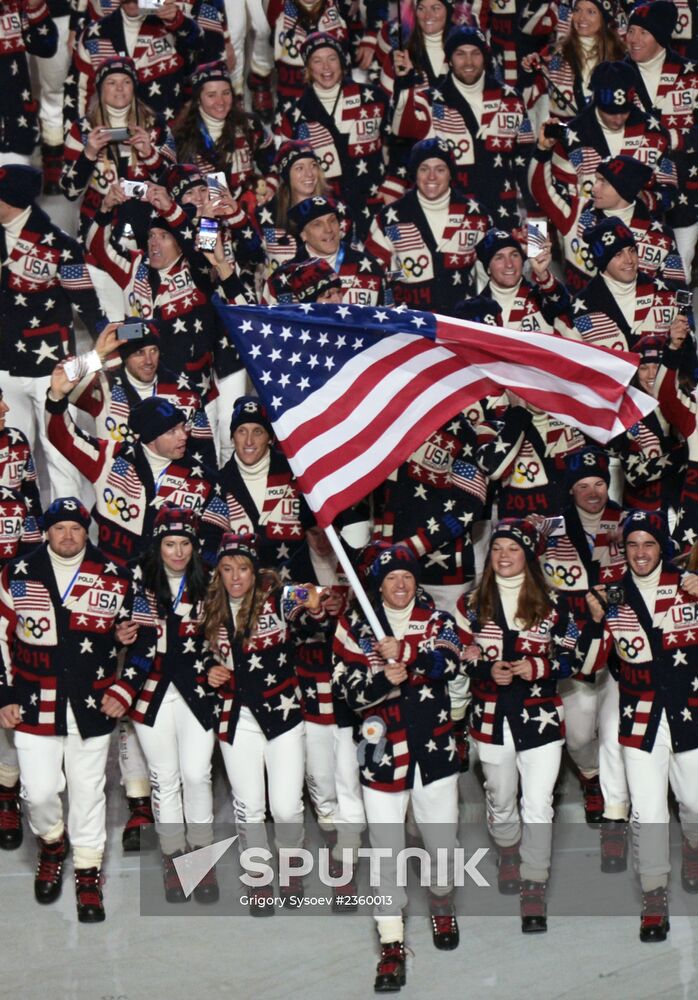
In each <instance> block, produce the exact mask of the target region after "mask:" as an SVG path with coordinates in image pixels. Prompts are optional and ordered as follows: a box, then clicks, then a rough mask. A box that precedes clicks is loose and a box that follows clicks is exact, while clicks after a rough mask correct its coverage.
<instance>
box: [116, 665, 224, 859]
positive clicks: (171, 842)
mask: <svg viewBox="0 0 698 1000" xmlns="http://www.w3.org/2000/svg"><path fill="white" fill-rule="evenodd" d="M134 726H135V729H136V734H137V735H138V739H139V741H140V744H141V747H142V748H143V752H144V754H145V759H146V761H147V762H148V770H149V772H150V784H151V787H152V790H153V813H154V815H155V823H156V829H157V831H158V835H159V837H160V843H161V846H162V849H163V851H164V853H165V854H174V852H175V851H185V850H186V841H185V836H184V821H185V820H186V823H187V828H188V833H189V843H190V844H191V846H192V847H203V846H205V845H207V844H210V843H211V842H212V840H213V792H212V788H211V757H212V756H213V746H214V742H215V734H214V732H213V730H212V729H209V730H208V731H207V730H205V729H204V727H203V726H202V725H201V723H200V722H199V720H198V719H197V718H196V716H195V715H194V713H193V712H192V710H191V709H190V708H189V706H188V705H187V703H186V701H185V700H184V698H183V697H182V696H181V694H180V693H179V691H178V690H177V688H176V687H175V686H174V684H170V686H169V687H168V689H167V693H166V694H165V697H164V698H163V700H162V703H161V705H160V708H159V709H158V714H157V716H156V717H155V722H154V724H153V725H152V726H145V725H143V723H141V722H135V723H134Z"/></svg>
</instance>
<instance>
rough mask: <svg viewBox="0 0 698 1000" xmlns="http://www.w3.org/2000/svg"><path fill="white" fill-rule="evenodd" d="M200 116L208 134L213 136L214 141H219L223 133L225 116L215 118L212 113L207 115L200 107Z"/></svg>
mask: <svg viewBox="0 0 698 1000" xmlns="http://www.w3.org/2000/svg"><path fill="white" fill-rule="evenodd" d="M199 116H200V118H201V121H202V122H203V123H204V125H205V126H206V129H207V131H208V134H209V135H210V136H211V138H212V139H213V141H214V142H218V140H219V139H220V137H221V136H222V135H223V126H224V125H225V118H213V117H212V116H211V115H207V114H206V112H205V111H204V110H203V108H199Z"/></svg>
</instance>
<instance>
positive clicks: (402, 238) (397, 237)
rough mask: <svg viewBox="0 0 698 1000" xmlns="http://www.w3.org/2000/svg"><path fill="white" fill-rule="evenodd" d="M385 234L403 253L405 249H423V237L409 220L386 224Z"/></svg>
mask: <svg viewBox="0 0 698 1000" xmlns="http://www.w3.org/2000/svg"><path fill="white" fill-rule="evenodd" d="M385 235H386V236H387V237H388V239H389V240H390V241H391V243H393V244H394V245H395V246H397V247H398V248H399V249H400V251H401V252H403V253H404V252H405V251H407V250H424V247H425V243H424V239H423V238H422V235H421V233H420V232H419V230H418V229H417V227H416V226H414V225H412V223H411V222H408V223H403V224H402V225H400V224H395V223H393V224H392V225H389V226H386V230H385Z"/></svg>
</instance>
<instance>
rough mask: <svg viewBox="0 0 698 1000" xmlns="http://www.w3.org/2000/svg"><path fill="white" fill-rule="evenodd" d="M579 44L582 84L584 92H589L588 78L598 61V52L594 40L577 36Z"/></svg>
mask: <svg viewBox="0 0 698 1000" xmlns="http://www.w3.org/2000/svg"><path fill="white" fill-rule="evenodd" d="M579 44H580V47H581V50H582V84H583V86H584V90H585V91H587V92H588V90H589V78H590V77H591V74H592V73H593V71H594V69H595V68H596V65H597V61H598V50H597V43H596V39H595V38H585V37H582V36H581V35H580V36H579Z"/></svg>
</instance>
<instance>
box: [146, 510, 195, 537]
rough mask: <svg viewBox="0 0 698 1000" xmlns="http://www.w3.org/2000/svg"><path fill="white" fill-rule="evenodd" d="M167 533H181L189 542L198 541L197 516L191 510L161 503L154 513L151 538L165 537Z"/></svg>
mask: <svg viewBox="0 0 698 1000" xmlns="http://www.w3.org/2000/svg"><path fill="white" fill-rule="evenodd" d="M168 535H181V536H183V537H184V538H188V539H189V541H190V542H193V543H194V544H197V543H198V541H199V518H198V515H197V514H195V513H194V511H193V510H188V509H186V508H184V507H175V506H174V505H173V504H169V503H166V504H163V506H162V507H161V508H160V510H159V511H158V512H157V514H156V515H155V520H154V522H153V538H165V537H167V536H168Z"/></svg>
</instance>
